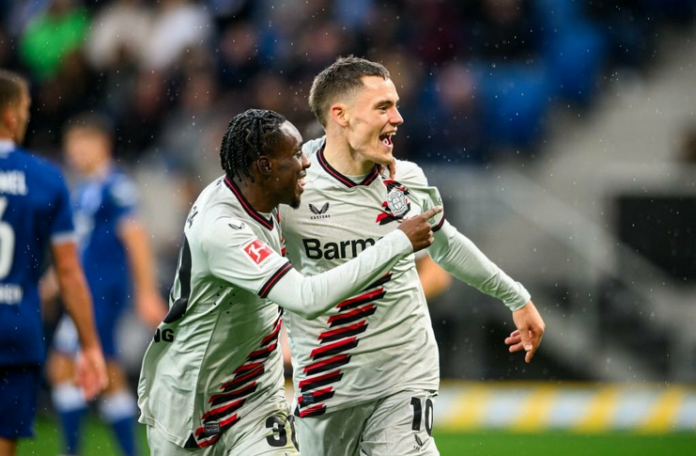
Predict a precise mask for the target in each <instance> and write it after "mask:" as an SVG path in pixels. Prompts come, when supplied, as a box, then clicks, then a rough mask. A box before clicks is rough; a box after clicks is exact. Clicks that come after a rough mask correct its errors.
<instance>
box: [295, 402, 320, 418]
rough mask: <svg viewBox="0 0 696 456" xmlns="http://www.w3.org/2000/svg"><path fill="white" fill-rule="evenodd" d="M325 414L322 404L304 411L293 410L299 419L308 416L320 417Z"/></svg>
mask: <svg viewBox="0 0 696 456" xmlns="http://www.w3.org/2000/svg"><path fill="white" fill-rule="evenodd" d="M324 413H326V405H324V404H318V405H315V406H314V407H310V408H308V409H306V410H300V408H299V407H297V408H296V409H295V416H299V417H300V418H307V417H310V416H320V415H323V414H324Z"/></svg>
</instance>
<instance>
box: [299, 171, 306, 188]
mask: <svg viewBox="0 0 696 456" xmlns="http://www.w3.org/2000/svg"><path fill="white" fill-rule="evenodd" d="M306 176H307V175H306V174H303V175H302V176H300V177H299V179H297V185H299V186H300V188H302V189H304V186H305V183H306V182H305V177H306Z"/></svg>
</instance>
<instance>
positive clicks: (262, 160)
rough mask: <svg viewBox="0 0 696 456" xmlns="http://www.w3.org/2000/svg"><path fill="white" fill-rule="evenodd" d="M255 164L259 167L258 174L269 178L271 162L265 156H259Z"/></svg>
mask: <svg viewBox="0 0 696 456" xmlns="http://www.w3.org/2000/svg"><path fill="white" fill-rule="evenodd" d="M256 164H257V166H258V167H259V172H261V174H263V175H264V176H270V175H271V171H272V166H271V160H270V159H269V158H268V157H266V156H265V155H261V156H260V157H259V159H258V160H256Z"/></svg>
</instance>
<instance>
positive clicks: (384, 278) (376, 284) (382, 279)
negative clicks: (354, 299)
mask: <svg viewBox="0 0 696 456" xmlns="http://www.w3.org/2000/svg"><path fill="white" fill-rule="evenodd" d="M391 279H392V273H391V272H387V273H386V274H385V275H384V276H382V277H380V278H379V279H377V280H376V281H374V282H372V283H371V284H370V285H368V286H367V287H365V289H364V290H363V291H367V290H371V289H373V288H375V287H379V286H381V285H384V284H385V283H387V282H389V281H390V280H391Z"/></svg>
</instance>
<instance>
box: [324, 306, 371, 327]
mask: <svg viewBox="0 0 696 456" xmlns="http://www.w3.org/2000/svg"><path fill="white" fill-rule="evenodd" d="M375 312H377V307H376V306H375V305H374V304H368V305H366V306H364V307H359V308H357V309H353V310H351V311H349V312H346V313H344V314H338V315H332V316H330V317H329V326H330V327H331V328H333V327H336V326H338V325H345V324H348V323H353V322H354V321H358V320H360V319H361V318H365V317H369V316H370V315H372V314H374V313H375Z"/></svg>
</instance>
